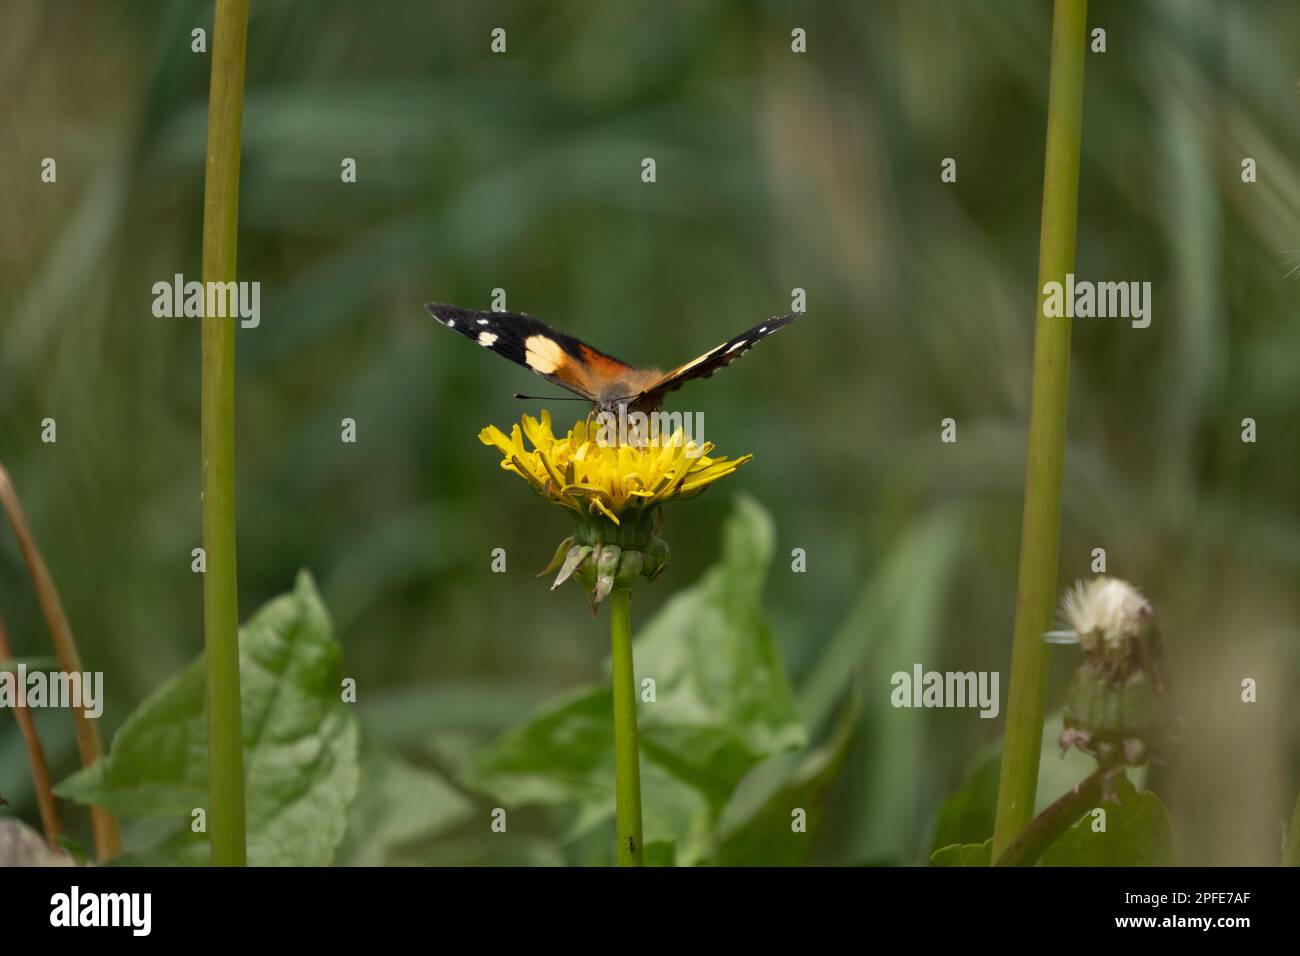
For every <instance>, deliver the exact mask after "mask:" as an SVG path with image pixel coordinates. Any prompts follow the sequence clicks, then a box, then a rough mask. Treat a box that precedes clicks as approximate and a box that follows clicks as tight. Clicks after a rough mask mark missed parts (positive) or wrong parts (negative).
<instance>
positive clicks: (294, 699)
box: [55, 571, 359, 866]
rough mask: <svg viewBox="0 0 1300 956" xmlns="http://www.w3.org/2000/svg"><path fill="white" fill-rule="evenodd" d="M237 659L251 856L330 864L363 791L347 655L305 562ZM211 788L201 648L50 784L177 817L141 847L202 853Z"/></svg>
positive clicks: (140, 813) (188, 856) (163, 859)
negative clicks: (194, 823) (95, 756)
mask: <svg viewBox="0 0 1300 956" xmlns="http://www.w3.org/2000/svg"><path fill="white" fill-rule="evenodd" d="M239 663H240V682H241V698H242V719H243V735H244V787H245V798H246V804H247V827H248V861H249V863H250V864H252V865H261V866H268V865H296V866H319V865H324V864H326V863H328V862H329V861H330V859H331V858H332V857H333V855H334V851H335V849H336V848H337V847H338V845H339V842H340V841H341V840H342V838H343V833H344V829H345V827H346V823H347V811H348V807H349V806H350V805H351V803H352V800H353V798H354V797H355V796H356V792H357V784H358V779H359V771H358V754H357V750H358V747H357V722H356V717H355V715H354V714H353V711H352V709H351V707H349V705H347V704H345V703H343V701H342V699H341V697H340V684H341V678H342V654H341V652H340V649H339V646H338V644H337V643H336V642H335V641H334V639H333V635H332V629H331V626H330V621H329V615H328V613H327V612H326V610H325V607H324V605H323V604H322V603H321V600H320V596H319V595H318V594H317V593H316V588H315V585H314V584H313V583H312V579H311V575H309V574H308V573H307V572H306V571H303V572H300V573H299V575H298V580H297V584H296V586H295V588H294V591H293V592H292V593H291V594H284V595H281V596H280V597H277V598H275V599H274V600H272V601H271V602H269V603H268V604H267V605H265V606H264V607H263V608H262V609H261V610H259V611H258V612H257V613H256V614H255V615H253V617H252V619H251V620H250V621H249V622H248V623H247V624H246V625H245V626H244V627H243V628H241V629H240V634H239ZM207 790H208V760H207V725H206V721H205V686H204V673H203V659H202V657H200V658H199V659H197V660H196V661H194V662H193V663H192V664H190V666H189V667H187V668H186V669H185V670H184V671H182V672H181V673H180V674H179V675H178V676H176V677H174V678H172V679H171V680H170V681H168V682H167V683H165V684H163V685H162V686H161V687H160V688H159V689H158V690H156V691H155V692H154V693H153V694H151V695H150V696H149V697H148V698H147V699H146V700H145V701H144V702H143V703H142V704H141V705H140V706H139V707H138V708H137V709H136V711H135V712H134V713H133V714H131V716H130V717H128V718H127V719H126V721H125V722H124V723H123V724H122V726H121V728H120V729H119V730H118V732H117V734H116V735H114V737H113V744H112V747H111V749H110V750H109V753H108V754H107V755H106V756H104V757H101V758H100V759H99V760H98V761H96V762H95V763H94V764H92V765H91V766H90V767H87V768H85V769H83V770H80V771H78V772H76V773H74V774H73V775H72V776H70V777H69V778H68V779H66V780H64V781H63V782H62V783H61V784H60V785H59V786H58V787H57V788H56V790H55V792H56V793H58V794H59V796H61V797H65V798H67V799H69V800H74V801H76V802H78V803H82V804H87V805H91V804H94V805H97V806H102V807H104V808H106V809H108V810H109V811H110V812H112V813H115V814H119V815H121V816H125V817H174V818H177V819H178V828H177V831H176V832H175V833H174V834H173V835H172V836H171V837H170V838H168V839H167V840H164V841H163V842H162V843H161V844H159V845H157V846H155V847H153V848H151V849H150V850H149V851H146V853H145V854H144V858H147V859H148V860H149V861H150V862H154V863H167V862H170V863H184V864H203V863H206V862H207V852H208V850H207V846H208V844H207V836H206V834H204V833H193V832H191V829H190V823H191V819H192V818H191V814H192V811H193V810H195V809H196V808H200V807H205V806H206V805H207Z"/></svg>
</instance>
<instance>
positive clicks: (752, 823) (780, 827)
mask: <svg viewBox="0 0 1300 956" xmlns="http://www.w3.org/2000/svg"><path fill="white" fill-rule="evenodd" d="M856 719H857V702H856V699H854V701H853V702H852V703H851V704H850V706H847V707H845V708H844V714H843V716H842V717H840V719H839V723H838V726H837V728H836V730H835V733H834V735H833V736H832V737H831V739H830V740H829V741H827V743H825V744H824V745H822V746H820V747H817V748H814V749H812V750H809V751H805V752H803V753H800V754H797V755H795V754H779V755H777V756H775V757H772V758H771V759H769V760H768V761H766V762H765V763H764V764H762V765H760V766H759V767H757V768H755V769H754V771H753V772H752V773H751V774H750V775H749V776H748V777H746V778H745V780H744V781H742V783H741V785H740V787H738V788H737V790H736V793H735V794H734V795H733V796H732V799H731V801H730V802H729V803H728V804H727V809H726V811H724V813H723V818H722V824H721V827H720V829H721V831H722V838H721V845H720V846H719V848H718V854H717V863H719V864H720V865H723V866H802V865H803V864H805V863H807V862H808V860H809V858H810V857H811V856H812V851H813V847H814V846H815V845H816V844H815V841H816V838H817V831H818V828H819V826H820V824H821V821H822V817H823V812H824V810H825V808H826V801H827V798H828V796H829V794H830V790H831V787H832V785H833V784H834V783H835V781H836V779H837V778H838V777H839V775H840V771H841V770H842V769H843V767H844V760H845V757H846V756H847V755H848V751H849V742H850V741H851V740H852V738H853V728H854V724H855V722H856ZM774 788H775V789H774ZM796 815H798V818H799V821H800V822H801V823H802V826H800V827H796V825H795V824H796Z"/></svg>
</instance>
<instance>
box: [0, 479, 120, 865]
mask: <svg viewBox="0 0 1300 956" xmlns="http://www.w3.org/2000/svg"><path fill="white" fill-rule="evenodd" d="M0 508H3V510H4V512H5V514H6V515H7V516H8V518H9V524H10V526H11V527H12V528H13V529H14V538H15V539H16V540H17V541H18V550H19V551H20V552H22V556H23V563H24V564H26V565H27V574H28V576H29V577H30V578H31V580H32V590H34V591H35V592H36V601H37V603H38V604H40V606H41V615H42V616H43V617H44V618H45V626H46V628H48V630H49V632H50V643H51V644H53V645H54V655H55V657H57V658H58V661H59V669H60V670H61V671H63V672H64V673H65V674H79V673H81V672H82V671H83V670H84V668H83V667H82V666H81V654H80V653H79V652H78V651H77V642H76V641H75V640H73V637H72V626H71V625H70V624H69V623H68V615H67V614H65V613H64V612H63V601H61V600H60V599H59V589H58V588H57V587H55V586H54V576H53V575H52V574H50V569H49V567H48V566H47V565H46V563H45V559H44V558H43V557H41V551H40V549H39V548H38V547H37V546H36V539H35V538H34V537H33V536H32V530H31V528H30V527H29V526H28V524H27V515H26V514H24V512H23V506H22V502H21V501H19V499H18V490H17V489H16V488H14V485H13V481H12V480H10V478H9V472H8V471H6V470H5V468H4V466H3V465H0ZM72 726H73V731H74V732H75V733H76V736H77V750H78V751H79V752H80V755H81V765H82V766H83V767H89V766H90V765H91V764H93V763H94V762H95V761H96V760H98V759H99V757H100V754H101V753H103V747H102V745H101V743H100V740H99V729H98V727H97V725H96V724H95V721H93V720H91V719H90V718H89V717H87V716H86V712H85V711H84V710H82V709H80V708H76V707H74V708H73V709H72ZM42 815H43V812H42ZM90 828H91V832H92V833H93V835H94V839H95V858H96V859H98V860H99V861H100V862H101V863H103V862H104V861H106V860H111V859H112V858H113V857H115V856H117V855H119V854H120V853H121V852H122V839H121V836H120V835H119V833H118V829H117V821H116V820H115V819H114V818H113V815H112V814H111V813H109V812H108V811H107V810H105V809H104V808H103V807H91V808H90Z"/></svg>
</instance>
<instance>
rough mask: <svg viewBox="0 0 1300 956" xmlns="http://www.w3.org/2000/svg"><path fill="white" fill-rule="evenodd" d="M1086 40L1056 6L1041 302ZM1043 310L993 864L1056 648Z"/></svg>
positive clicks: (1050, 404) (1060, 367)
mask: <svg viewBox="0 0 1300 956" xmlns="http://www.w3.org/2000/svg"><path fill="white" fill-rule="evenodd" d="M1086 34H1087V3H1086V2H1085V0H1056V7H1055V11H1054V13H1053V15H1052V61H1051V81H1050V82H1051V86H1050V91H1049V93H1048V103H1047V153H1046V157H1045V160H1044V176H1043V218H1042V226H1041V234H1040V239H1039V248H1038V290H1037V292H1038V293H1040V294H1041V292H1042V290H1043V288H1044V286H1045V285H1046V284H1047V283H1048V282H1052V281H1055V282H1062V283H1064V281H1065V276H1066V273H1068V272H1071V271H1073V269H1074V243H1075V227H1076V224H1077V221H1078V205H1079V145H1080V139H1081V136H1082V126H1083V60H1084V56H1085V55H1086V51H1087V47H1086ZM1038 302H1039V308H1038V316H1037V320H1036V323H1035V332H1034V381H1033V391H1032V396H1031V401H1030V413H1029V456H1028V462H1027V464H1026V467H1025V504H1024V516H1023V520H1022V524H1021V531H1020V570H1019V576H1018V583H1017V586H1016V616H1015V637H1014V640H1013V644H1012V653H1011V685H1010V688H1009V690H1008V692H1007V726H1006V736H1005V741H1004V743H1003V749H1002V769H1001V775H1000V778H999V782H998V806H997V822H996V824H995V826H994V830H993V858H994V859H997V858H998V857H1000V856H1001V855H1002V853H1003V851H1005V850H1006V848H1007V847H1008V846H1009V845H1010V843H1011V841H1012V840H1013V839H1014V838H1015V836H1016V835H1017V834H1018V833H1019V832H1020V831H1021V830H1023V829H1024V827H1025V824H1026V823H1028V822H1029V818H1030V817H1031V816H1032V815H1033V809H1034V791H1035V788H1036V786H1037V782H1038V756H1039V749H1040V747H1041V744H1042V731H1043V717H1044V711H1045V709H1046V703H1047V662H1048V658H1047V652H1048V647H1047V645H1046V644H1044V643H1043V632H1044V631H1046V630H1048V629H1049V628H1050V627H1051V621H1052V608H1053V605H1054V604H1055V595H1056V571H1057V558H1058V553H1059V550H1060V537H1061V471H1062V461H1063V459H1064V457H1065V420H1066V399H1067V396H1068V392H1069V376H1070V320H1069V319H1068V318H1065V317H1054V318H1049V317H1047V316H1045V315H1044V314H1043V309H1042V298H1041V297H1039V299H1038Z"/></svg>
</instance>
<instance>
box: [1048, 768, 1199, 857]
mask: <svg viewBox="0 0 1300 956" xmlns="http://www.w3.org/2000/svg"><path fill="white" fill-rule="evenodd" d="M1113 789H1114V791H1115V795H1116V796H1117V797H1118V798H1119V801H1120V802H1119V803H1115V802H1114V801H1112V800H1103V801H1101V802H1100V803H1099V804H1098V806H1099V807H1101V808H1102V809H1104V810H1105V811H1106V829H1105V831H1104V832H1100V833H1098V832H1094V831H1093V814H1092V813H1091V812H1089V813H1085V814H1084V815H1083V817H1082V818H1081V819H1080V820H1079V822H1078V823H1076V824H1075V825H1074V826H1072V827H1070V829H1068V830H1066V831H1065V833H1064V834H1062V835H1061V837H1060V839H1058V840H1057V841H1056V842H1055V843H1053V844H1052V845H1051V846H1049V847H1048V848H1047V850H1046V851H1045V852H1044V853H1043V855H1042V858H1041V860H1040V865H1041V866H1176V865H1177V863H1178V858H1177V855H1176V854H1175V853H1174V833H1173V823H1172V821H1171V820H1170V819H1169V811H1168V810H1166V809H1165V805H1164V804H1163V803H1161V802H1160V798H1159V797H1157V796H1156V795H1155V794H1154V793H1152V792H1151V791H1149V790H1145V791H1143V792H1142V793H1138V792H1137V790H1135V789H1134V787H1133V785H1132V784H1131V783H1129V781H1128V779H1127V778H1125V777H1124V776H1122V775H1121V776H1119V777H1117V778H1116V780H1115V782H1114V784H1113Z"/></svg>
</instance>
